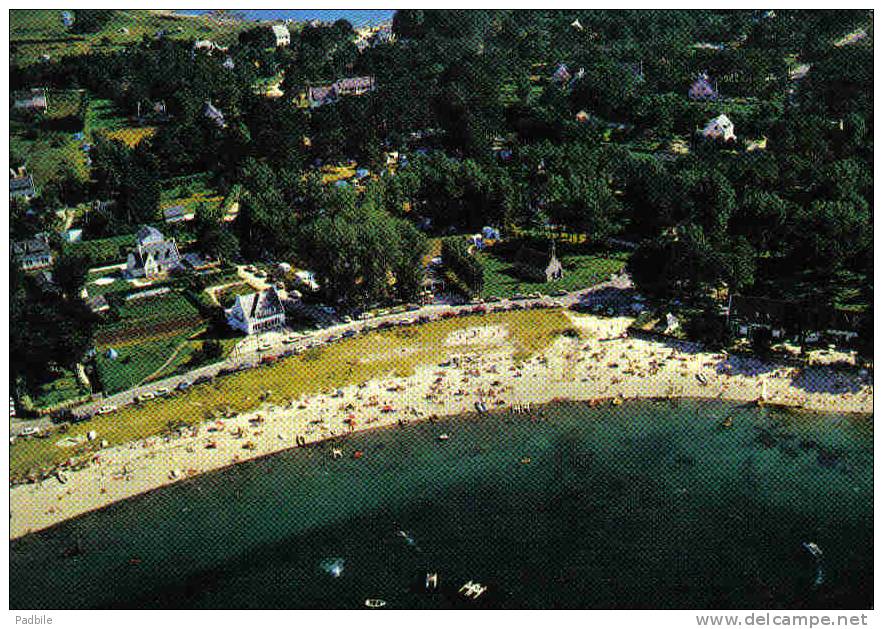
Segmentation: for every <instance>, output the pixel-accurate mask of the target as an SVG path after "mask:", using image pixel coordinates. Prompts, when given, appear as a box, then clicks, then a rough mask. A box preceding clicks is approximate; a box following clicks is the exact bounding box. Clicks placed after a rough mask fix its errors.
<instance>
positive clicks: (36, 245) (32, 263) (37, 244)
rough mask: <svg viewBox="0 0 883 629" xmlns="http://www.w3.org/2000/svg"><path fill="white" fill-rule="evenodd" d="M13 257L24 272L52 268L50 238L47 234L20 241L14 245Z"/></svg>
mask: <svg viewBox="0 0 883 629" xmlns="http://www.w3.org/2000/svg"><path fill="white" fill-rule="evenodd" d="M12 255H13V256H14V257H15V261H16V262H17V263H18V265H19V267H20V268H21V269H22V270H23V271H36V270H38V269H45V268H47V267H50V266H52V262H53V259H52V249H50V247H49V237H48V236H46V234H37V235H36V236H34V237H33V238H29V239H27V240H18V241H15V242H13V243H12Z"/></svg>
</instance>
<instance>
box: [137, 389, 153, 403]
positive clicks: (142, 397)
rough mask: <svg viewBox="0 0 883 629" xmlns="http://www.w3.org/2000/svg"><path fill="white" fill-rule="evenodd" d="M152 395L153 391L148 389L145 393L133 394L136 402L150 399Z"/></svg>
mask: <svg viewBox="0 0 883 629" xmlns="http://www.w3.org/2000/svg"><path fill="white" fill-rule="evenodd" d="M153 397H154V395H153V393H151V392H150V391H148V392H147V393H142V394H141V395H136V396H135V401H136V402H146V401H147V400H152V399H153Z"/></svg>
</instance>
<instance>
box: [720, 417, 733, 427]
mask: <svg viewBox="0 0 883 629" xmlns="http://www.w3.org/2000/svg"><path fill="white" fill-rule="evenodd" d="M732 427H733V418H732V417H727V418H726V419H725V420H724V421H722V422H721V428H732Z"/></svg>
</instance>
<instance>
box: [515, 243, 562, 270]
mask: <svg viewBox="0 0 883 629" xmlns="http://www.w3.org/2000/svg"><path fill="white" fill-rule="evenodd" d="M552 258H553V252H552V251H540V250H539V249H534V248H533V247H528V246H524V247H522V248H521V249H520V250H519V251H518V254H517V256H516V259H517V260H518V263H519V264H523V265H526V266H529V267H534V268H536V269H545V268H546V267H548V266H549V263H550V262H551V261H552Z"/></svg>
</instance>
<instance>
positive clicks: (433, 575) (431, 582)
mask: <svg viewBox="0 0 883 629" xmlns="http://www.w3.org/2000/svg"><path fill="white" fill-rule="evenodd" d="M426 589H427V590H435V589H438V572H427V573H426Z"/></svg>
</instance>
